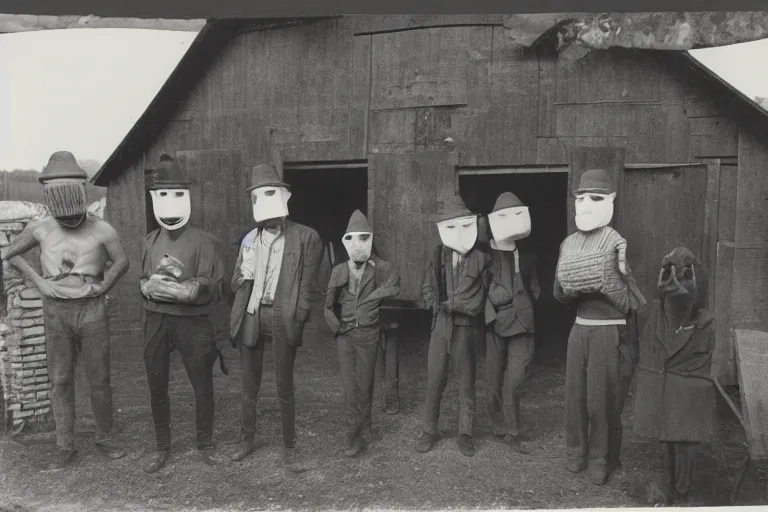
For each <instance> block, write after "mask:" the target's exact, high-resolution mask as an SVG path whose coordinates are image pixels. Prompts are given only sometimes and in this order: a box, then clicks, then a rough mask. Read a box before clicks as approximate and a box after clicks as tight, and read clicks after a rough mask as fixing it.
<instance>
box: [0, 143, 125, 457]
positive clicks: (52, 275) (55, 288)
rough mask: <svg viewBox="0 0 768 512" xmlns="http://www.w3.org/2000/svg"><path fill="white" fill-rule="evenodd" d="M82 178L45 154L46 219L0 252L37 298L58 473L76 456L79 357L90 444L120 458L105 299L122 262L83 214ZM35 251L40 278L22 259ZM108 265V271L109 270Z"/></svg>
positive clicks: (71, 160)
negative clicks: (89, 412)
mask: <svg viewBox="0 0 768 512" xmlns="http://www.w3.org/2000/svg"><path fill="white" fill-rule="evenodd" d="M87 179H88V176H87V175H86V173H85V172H84V171H83V170H82V169H81V168H80V166H79V165H78V164H77V161H76V160H75V157H74V156H73V155H72V153H69V152H67V151H58V152H56V153H54V154H53V155H51V158H50V160H49V161H48V165H47V166H46V167H45V169H44V170H43V172H42V175H41V176H40V183H42V184H43V187H44V195H45V203H46V206H47V207H48V211H49V212H50V214H51V216H50V217H45V218H43V219H40V220H37V221H34V222H31V223H29V224H27V227H26V228H25V229H24V230H23V231H22V232H21V234H19V236H18V237H17V238H16V239H15V240H14V241H13V243H11V245H9V246H8V247H6V248H5V250H3V251H2V253H0V257H2V259H3V260H6V261H8V262H9V263H11V264H12V265H14V266H15V267H17V268H18V269H19V270H20V271H21V272H22V273H23V274H24V276H25V277H26V278H27V279H28V280H29V281H31V282H32V283H33V284H35V286H37V287H38V289H39V290H40V293H41V294H42V295H43V314H44V319H45V332H46V351H47V354H48V375H49V378H50V380H51V383H52V384H53V396H52V400H51V401H52V404H53V415H54V419H55V420H56V444H57V445H58V447H59V450H60V453H59V458H58V460H57V462H56V464H55V465H56V466H57V467H58V468H63V467H66V466H68V465H69V464H70V463H71V462H72V461H73V459H74V457H75V454H76V453H77V452H76V450H75V447H74V441H75V363H76V361H77V357H78V354H82V355H83V357H85V364H86V366H87V374H88V380H89V382H90V386H91V405H92V407H93V415H94V418H95V420H96V438H95V444H96V446H97V447H98V448H99V450H100V451H101V452H102V453H103V454H104V455H105V456H106V457H108V458H110V459H119V458H121V457H123V456H124V455H125V452H124V451H123V450H121V449H119V448H117V447H115V446H114V445H112V444H111V443H110V432H111V430H112V388H111V385H110V368H109V321H108V318H107V308H106V300H105V294H106V293H107V292H108V291H109V290H110V289H111V288H112V287H113V286H114V284H115V283H116V282H117V280H118V279H120V277H121V276H122V275H123V274H125V272H126V271H127V270H128V257H127V255H126V254H125V251H124V250H123V246H122V244H121V243H120V240H119V238H118V236H117V233H116V232H115V230H114V228H112V226H110V225H109V224H108V223H107V222H104V221H103V220H100V219H98V218H96V217H92V216H89V215H87V211H86V206H87V205H86V197H85V182H86V181H87ZM37 245H39V246H40V250H41V252H40V266H41V268H42V271H43V275H42V276H40V275H39V274H38V273H37V272H36V271H35V270H34V269H33V268H32V267H31V266H30V265H29V264H28V263H27V262H26V261H25V260H24V259H23V258H22V257H21V254H24V253H26V252H27V251H29V250H30V249H32V248H33V247H35V246H37ZM110 262H111V265H110V264H109V263H110Z"/></svg>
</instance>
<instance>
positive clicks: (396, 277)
mask: <svg viewBox="0 0 768 512" xmlns="http://www.w3.org/2000/svg"><path fill="white" fill-rule="evenodd" d="M383 264H384V263H382V265H383ZM383 270H384V271H383V272H382V274H384V276H385V277H386V279H385V281H384V283H382V285H381V286H379V287H378V288H376V289H375V290H373V291H372V292H371V294H370V295H368V297H366V300H372V301H379V302H381V301H383V300H386V299H391V298H393V297H396V296H397V294H398V293H400V274H398V273H397V271H395V269H394V266H393V265H392V264H391V263H389V262H387V263H386V267H385V269H383Z"/></svg>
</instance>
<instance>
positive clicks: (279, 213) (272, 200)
mask: <svg viewBox="0 0 768 512" xmlns="http://www.w3.org/2000/svg"><path fill="white" fill-rule="evenodd" d="M290 197H291V192H290V191H289V190H288V189H287V188H284V187H259V188H257V189H254V190H251V203H252V204H253V219H254V220H255V221H256V222H263V221H265V220H267V219H277V218H280V217H287V216H288V199H290Z"/></svg>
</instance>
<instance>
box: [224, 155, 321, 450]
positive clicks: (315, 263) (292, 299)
mask: <svg viewBox="0 0 768 512" xmlns="http://www.w3.org/2000/svg"><path fill="white" fill-rule="evenodd" d="M246 192H247V193H248V194H249V195H250V198H251V203H252V205H253V218H254V220H255V221H256V228H255V229H253V230H252V231H250V232H249V233H248V234H247V235H246V236H245V238H244V239H243V241H242V243H241V247H240V252H239V254H238V256H237V262H236V263H235V268H234V271H233V274H232V289H233V291H234V292H235V299H234V303H233V304H232V311H231V315H230V336H231V337H232V340H233V343H234V344H235V345H236V346H238V345H239V350H240V361H241V372H242V393H243V397H242V434H243V439H242V442H241V445H240V448H239V449H238V451H237V452H236V453H235V454H234V455H233V456H232V459H233V460H235V461H241V460H243V459H245V458H246V457H247V456H248V455H250V454H251V453H252V452H253V451H254V449H255V448H256V443H255V434H256V400H257V398H258V394H259V388H260V386H261V376H262V373H263V359H264V348H265V347H266V344H267V342H268V341H271V342H272V343H273V348H274V354H275V378H276V380H277V394H278V398H279V400H280V408H281V413H282V420H283V425H282V426H283V446H284V448H285V450H284V455H285V459H286V462H287V463H289V464H292V463H293V462H295V459H296V451H295V442H296V433H295V424H294V423H295V412H294V411H295V403H294V389H293V365H294V361H295V359H296V351H297V349H298V348H299V347H300V346H301V345H302V335H303V331H304V324H305V323H306V322H307V320H308V319H309V313H310V308H311V301H312V293H313V292H314V291H315V288H316V286H317V271H318V267H319V266H320V260H321V258H322V254H323V246H322V242H321V240H320V235H319V234H318V233H317V232H316V231H315V230H314V229H311V228H309V227H307V226H303V225H301V224H297V223H295V222H291V221H290V220H288V219H287V216H288V199H289V198H290V197H291V192H290V186H289V185H288V184H286V183H284V182H283V181H281V180H280V178H279V176H278V173H277V169H275V167H274V166H272V165H270V164H260V165H257V166H256V167H254V168H253V172H252V175H251V186H250V187H248V188H247V189H246Z"/></svg>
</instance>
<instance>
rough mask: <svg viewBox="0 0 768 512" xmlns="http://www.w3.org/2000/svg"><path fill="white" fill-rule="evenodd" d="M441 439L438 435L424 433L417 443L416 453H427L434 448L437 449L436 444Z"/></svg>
mask: <svg viewBox="0 0 768 512" xmlns="http://www.w3.org/2000/svg"><path fill="white" fill-rule="evenodd" d="M439 439H440V437H439V436H437V435H432V434H428V433H427V432H422V434H421V436H420V437H419V440H418V441H417V442H416V451H417V452H419V453H427V452H428V451H430V450H431V449H432V448H434V447H435V444H436V443H437V441H438V440H439Z"/></svg>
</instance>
